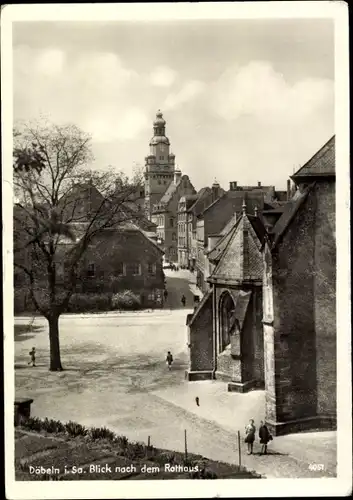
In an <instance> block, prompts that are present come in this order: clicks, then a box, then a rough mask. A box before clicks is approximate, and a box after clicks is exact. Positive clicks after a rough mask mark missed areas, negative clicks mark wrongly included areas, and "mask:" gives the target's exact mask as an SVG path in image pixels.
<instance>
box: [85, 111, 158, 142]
mask: <svg viewBox="0 0 353 500" xmlns="http://www.w3.org/2000/svg"><path fill="white" fill-rule="evenodd" d="M148 124H149V121H148V119H147V116H146V114H145V113H144V112H143V111H142V110H141V109H139V108H137V107H131V108H128V109H126V110H125V111H124V112H123V113H122V114H120V115H119V118H118V119H117V116H116V115H115V113H114V111H113V110H111V112H109V111H106V112H104V111H103V112H102V113H99V111H98V112H97V113H96V114H95V115H94V117H93V118H91V119H89V120H88V121H87V122H86V124H85V125H84V128H85V130H87V131H88V132H90V133H91V134H92V138H93V140H94V141H97V142H103V143H104V142H111V141H116V140H122V141H123V140H130V139H133V138H134V137H136V136H137V135H138V134H139V133H140V132H141V131H142V130H143V129H144V128H146V127H147V126H148Z"/></svg>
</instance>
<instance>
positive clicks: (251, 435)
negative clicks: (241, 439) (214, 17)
mask: <svg viewBox="0 0 353 500" xmlns="http://www.w3.org/2000/svg"><path fill="white" fill-rule="evenodd" d="M255 432H256V427H255V425H254V420H253V419H252V418H251V419H250V421H249V423H248V425H247V426H246V427H245V434H246V436H245V442H246V443H247V445H248V455H252V452H253V446H254V441H255Z"/></svg>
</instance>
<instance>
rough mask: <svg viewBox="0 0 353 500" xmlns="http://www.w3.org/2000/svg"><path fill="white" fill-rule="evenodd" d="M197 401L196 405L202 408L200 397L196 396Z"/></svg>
mask: <svg viewBox="0 0 353 500" xmlns="http://www.w3.org/2000/svg"><path fill="white" fill-rule="evenodd" d="M195 401H196V405H197V406H200V399H199V397H198V396H196V398H195Z"/></svg>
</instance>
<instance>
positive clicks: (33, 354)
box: [28, 347, 36, 366]
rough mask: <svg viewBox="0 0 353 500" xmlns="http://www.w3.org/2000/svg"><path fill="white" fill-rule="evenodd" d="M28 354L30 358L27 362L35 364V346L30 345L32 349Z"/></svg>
mask: <svg viewBox="0 0 353 500" xmlns="http://www.w3.org/2000/svg"><path fill="white" fill-rule="evenodd" d="M29 355H30V357H31V360H30V361H29V362H28V364H29V365H32V366H36V348H35V347H32V350H31V351H29Z"/></svg>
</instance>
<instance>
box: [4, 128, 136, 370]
mask: <svg viewBox="0 0 353 500" xmlns="http://www.w3.org/2000/svg"><path fill="white" fill-rule="evenodd" d="M31 146H32V150H33V149H35V150H38V151H40V157H39V158H37V161H38V163H40V168H36V165H35V161H36V158H35V157H34V156H33V155H32V160H33V162H32V163H31V166H30V168H18V169H14V188H15V191H16V195H17V199H18V200H19V202H18V203H16V205H15V207H14V266H15V279H16V278H17V280H18V279H20V281H21V284H22V286H23V287H25V289H26V290H27V291H28V293H29V295H30V298H31V300H32V302H33V304H34V306H35V307H36V309H37V310H38V311H39V312H40V313H41V314H42V315H43V316H44V317H45V318H46V319H47V320H48V324H49V344H50V370H53V371H58V370H62V364H61V357H60V343H59V317H60V315H61V314H62V313H63V312H65V311H66V310H67V308H68V305H69V301H70V298H71V296H72V294H73V292H74V291H75V288H76V284H77V282H78V279H79V277H80V272H81V270H82V269H81V268H82V261H83V257H84V254H85V251H86V250H87V248H88V247H89V245H90V244H91V243H92V241H93V240H94V238H95V237H96V236H97V235H98V234H101V233H102V232H103V231H105V230H107V229H113V228H118V227H119V226H120V225H121V224H122V223H125V222H126V221H131V220H132V219H133V218H134V217H138V215H137V214H136V213H135V212H133V211H131V210H129V209H128V207H126V201H127V200H129V197H130V195H131V192H132V191H134V190H135V189H136V187H135V186H134V185H133V184H132V183H131V182H130V181H129V179H128V178H126V177H124V176H123V177H121V178H119V182H114V181H115V180H116V177H117V176H116V174H114V173H112V172H111V171H103V172H99V171H91V170H87V167H86V166H87V164H89V163H90V161H91V160H92V153H91V143H90V137H89V136H88V135H86V134H85V133H84V132H82V131H81V130H80V129H79V128H78V127H76V126H75V125H67V126H57V125H45V126H43V125H42V126H38V125H37V126H26V127H25V128H24V129H23V130H22V131H20V132H19V133H17V134H16V136H15V151H26V150H28V148H29V147H31ZM118 177H119V176H118ZM62 263H65V269H66V272H65V279H64V280H58V273H57V268H58V265H61V264H62ZM15 284H16V283H15Z"/></svg>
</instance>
